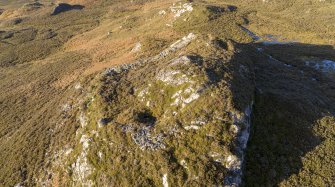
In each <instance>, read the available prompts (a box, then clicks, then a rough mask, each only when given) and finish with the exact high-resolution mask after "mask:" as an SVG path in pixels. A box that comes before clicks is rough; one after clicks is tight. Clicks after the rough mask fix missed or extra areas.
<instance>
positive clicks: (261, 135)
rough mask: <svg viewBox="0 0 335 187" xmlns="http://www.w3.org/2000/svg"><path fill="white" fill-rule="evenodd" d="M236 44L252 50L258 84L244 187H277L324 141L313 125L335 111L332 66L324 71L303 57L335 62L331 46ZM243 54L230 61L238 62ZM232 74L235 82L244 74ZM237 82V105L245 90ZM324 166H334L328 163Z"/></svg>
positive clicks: (235, 87) (300, 167)
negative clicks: (310, 64)
mask: <svg viewBox="0 0 335 187" xmlns="http://www.w3.org/2000/svg"><path fill="white" fill-rule="evenodd" d="M238 48H240V49H242V50H244V51H248V52H247V53H249V54H251V56H252V61H253V65H254V72H255V84H256V91H255V98H254V109H253V122H252V127H251V129H252V130H251V136H250V139H249V143H248V148H247V154H246V159H245V163H246V165H245V172H244V173H245V175H244V185H245V186H277V185H279V184H281V183H282V182H284V183H285V182H287V181H288V180H292V179H290V177H292V176H298V175H299V172H300V171H301V170H306V169H307V170H308V168H304V167H305V166H304V164H303V158H304V157H305V156H306V154H308V153H310V152H311V151H314V150H315V149H316V147H317V146H319V145H321V144H322V143H323V142H324V141H325V138H324V137H326V136H323V137H321V136H319V135H318V134H316V133H315V131H316V130H315V129H316V128H318V127H317V122H318V121H319V120H321V119H322V118H324V117H325V116H334V114H335V79H334V73H335V69H334V70H330V71H329V72H327V71H322V70H323V69H322V68H319V69H317V67H318V66H308V64H306V61H308V60H310V59H312V60H314V61H316V62H317V61H320V62H322V60H325V59H327V60H329V61H331V60H332V61H335V55H334V54H335V50H334V48H333V47H332V46H319V45H310V44H300V43H295V44H286V45H263V44H261V43H258V44H251V45H250V44H246V45H245V44H240V46H238ZM243 54H245V53H240V54H237V56H235V57H234V58H233V59H232V60H240V59H241V56H240V55H243ZM331 71H334V72H333V73H332V72H331ZM234 77H235V81H234V82H238V81H241V80H239V79H242V78H241V77H243V76H241V72H239V71H235V72H234ZM236 85H237V84H233V85H232V90H233V92H234V93H233V95H234V97H235V98H234V100H235V103H241V95H242V94H241V91H243V88H239V87H237V86H236ZM242 98H243V97H242ZM241 106H243V101H242V105H241ZM315 156H316V157H317V156H319V155H317V154H316V155H315ZM321 156H325V155H321ZM326 156H327V155H326ZM330 156H331V155H330ZM328 167H334V166H332V165H331V163H329V166H328ZM322 172H323V171H320V173H318V174H319V175H320V176H322ZM331 177H334V176H331ZM310 178H311V179H310V180H311V181H312V180H315V179H313V178H312V177H310ZM296 180H299V176H298V177H297V179H296ZM304 180H306V179H304ZM290 182H291V181H290ZM290 182H289V183H290Z"/></svg>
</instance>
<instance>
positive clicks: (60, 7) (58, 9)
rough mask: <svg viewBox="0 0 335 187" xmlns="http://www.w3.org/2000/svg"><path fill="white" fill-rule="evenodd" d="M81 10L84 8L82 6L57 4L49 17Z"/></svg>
mask: <svg viewBox="0 0 335 187" xmlns="http://www.w3.org/2000/svg"><path fill="white" fill-rule="evenodd" d="M83 8H84V6H82V5H70V4H67V3H59V4H58V5H57V6H56V7H55V9H54V11H53V12H52V14H51V15H57V14H59V13H62V12H66V11H70V10H81V9H83Z"/></svg>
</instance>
